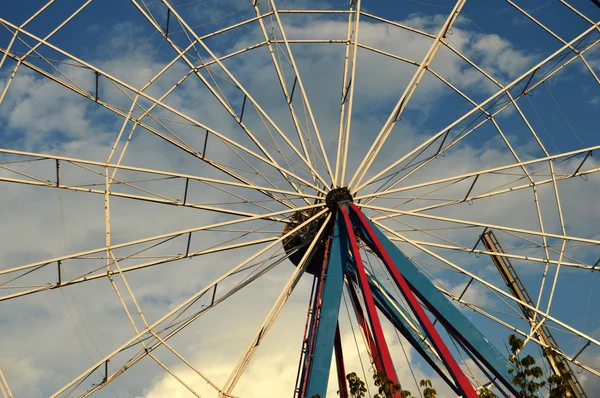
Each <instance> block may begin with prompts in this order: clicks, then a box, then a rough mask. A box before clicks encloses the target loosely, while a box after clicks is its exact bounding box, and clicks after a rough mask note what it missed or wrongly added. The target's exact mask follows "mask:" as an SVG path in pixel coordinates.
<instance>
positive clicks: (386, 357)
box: [339, 205, 474, 398]
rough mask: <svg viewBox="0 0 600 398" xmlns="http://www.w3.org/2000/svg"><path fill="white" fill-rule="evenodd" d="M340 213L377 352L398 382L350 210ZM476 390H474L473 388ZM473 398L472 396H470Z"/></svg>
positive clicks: (386, 371) (395, 397)
mask: <svg viewBox="0 0 600 398" xmlns="http://www.w3.org/2000/svg"><path fill="white" fill-rule="evenodd" d="M339 209H340V213H341V214H342V217H343V219H344V225H345V227H346V234H347V235H348V240H349V241H350V248H351V252H352V255H353V257H354V262H355V264H356V269H357V270H358V281H359V285H360V287H361V292H362V296H363V301H364V303H365V307H366V310H367V315H368V317H369V323H370V324H371V330H372V332H373V336H374V338H375V344H376V347H377V351H376V352H377V353H378V355H379V357H380V358H381V362H382V365H383V370H384V372H383V373H384V375H385V377H387V378H388V379H389V380H390V381H392V382H393V383H394V384H398V376H397V375H396V370H395V369H394V364H393V362H392V357H391V355H390V351H389V349H388V346H387V343H386V341H385V336H384V335H383V329H382V328H381V322H380V321H379V315H378V314H377V308H376V307H375V302H374V300H373V294H372V293H371V287H370V286H369V281H368V279H367V274H366V273H365V267H364V265H363V262H362V258H361V256H360V251H359V250H358V244H357V243H356V235H355V234H354V228H353V226H352V223H351V222H350V216H349V215H348V210H347V208H346V206H345V205H342V206H340V208H339ZM473 391H474V390H473ZM400 394H401V393H400V392H396V393H394V395H393V398H400V397H401V395H400ZM469 398H471V397H469Z"/></svg>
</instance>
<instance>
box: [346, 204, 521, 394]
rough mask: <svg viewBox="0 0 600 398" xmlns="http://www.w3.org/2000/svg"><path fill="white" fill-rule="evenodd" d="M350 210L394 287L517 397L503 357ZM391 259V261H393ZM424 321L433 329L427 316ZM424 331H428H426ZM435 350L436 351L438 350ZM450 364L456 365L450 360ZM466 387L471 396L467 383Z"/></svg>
mask: <svg viewBox="0 0 600 398" xmlns="http://www.w3.org/2000/svg"><path fill="white" fill-rule="evenodd" d="M350 207H351V209H352V216H353V218H354V219H355V220H356V224H357V225H360V227H361V230H362V231H363V233H364V235H365V239H367V240H370V242H368V241H367V242H366V243H367V244H371V245H372V246H371V248H372V249H373V250H375V251H376V252H380V253H379V254H380V255H381V256H382V259H383V260H384V264H385V265H386V267H387V268H388V271H389V272H390V274H391V275H392V276H393V277H394V279H398V280H397V283H398V282H400V281H403V282H404V285H405V287H408V285H410V288H409V289H408V291H410V294H411V295H412V298H413V299H415V301H416V298H415V297H414V294H416V295H418V297H419V299H420V300H421V301H422V302H423V303H424V304H425V305H426V306H427V308H428V309H429V310H430V311H431V312H432V313H433V314H434V316H435V317H436V318H437V319H438V320H439V321H440V322H441V323H442V325H444V327H445V328H446V330H447V331H448V332H449V333H451V334H453V335H454V336H455V337H456V338H458V339H459V340H460V341H461V342H462V343H463V344H464V345H465V346H466V347H468V348H469V350H470V351H471V352H472V353H473V354H475V355H476V356H477V357H478V358H479V360H481V361H482V363H484V364H485V365H486V367H487V368H488V369H489V370H490V371H491V372H492V373H493V374H494V375H495V376H496V377H497V378H498V380H499V381H500V382H502V384H504V386H505V387H506V388H507V389H508V390H509V391H511V392H512V393H513V394H515V395H518V393H517V391H516V390H515V388H514V386H513V385H512V383H511V380H512V378H511V377H510V374H509V373H508V370H509V369H511V365H510V362H508V360H507V359H506V358H505V357H504V356H503V355H502V353H501V352H500V351H499V350H498V349H497V348H496V347H494V346H493V345H492V344H491V343H490V342H489V341H488V340H487V339H486V338H485V337H484V336H483V335H482V334H481V332H480V331H479V330H478V329H477V328H476V327H475V326H473V324H472V323H471V322H470V321H469V320H468V319H467V317H466V316H465V315H464V314H462V313H461V312H460V310H458V309H457V308H456V307H455V306H454V305H453V304H452V303H451V302H450V301H449V300H448V299H447V298H446V297H445V296H444V295H443V294H442V293H441V292H440V291H439V290H438V289H436V287H435V286H434V285H433V284H432V283H431V281H430V280H429V279H428V278H427V277H426V276H425V275H423V274H422V273H421V272H420V271H419V269H418V268H417V266H416V265H415V264H413V262H412V261H411V260H410V259H409V258H408V257H406V256H405V255H404V254H403V253H402V252H401V251H400V250H399V249H398V248H397V247H396V245H394V244H393V243H392V242H391V241H390V240H389V239H387V237H386V236H385V235H384V234H383V232H381V231H380V230H379V228H377V227H375V226H374V225H373V224H372V223H371V221H370V220H368V219H367V218H366V217H365V215H364V214H363V213H362V212H361V211H360V209H358V208H357V207H356V206H355V205H353V204H351V205H350ZM392 258H393V259H394V260H393V261H392ZM398 268H400V269H402V274H400V272H399V270H398ZM405 278H406V279H405ZM411 289H412V290H411ZM413 291H414V294H413ZM416 304H417V305H418V302H416ZM417 308H420V305H418V307H417ZM420 310H421V311H423V309H422V308H420ZM424 321H425V322H426V323H428V324H429V325H430V326H431V328H433V326H432V325H431V322H430V321H429V319H428V318H427V317H426V315H425V319H424ZM425 329H426V330H427V328H425ZM434 331H435V329H434ZM436 334H437V332H436ZM438 338H439V335H438ZM432 342H433V341H432ZM442 344H443V342H442ZM435 347H436V349H438V348H437V346H435ZM440 354H441V352H440ZM442 358H444V355H442ZM451 360H452V361H453V362H454V363H455V364H456V362H455V361H454V359H453V358H452V359H451ZM456 366H458V365H456ZM458 370H460V368H458ZM451 371H452V369H451ZM461 373H462V371H461ZM463 376H464V375H463ZM465 379H466V378H465ZM463 380H464V379H463ZM467 383H468V380H467ZM468 386H469V387H470V389H471V390H472V391H473V392H474V390H473V387H472V386H471V385H470V383H469V385H468ZM475 396H476V395H475Z"/></svg>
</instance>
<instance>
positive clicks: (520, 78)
mask: <svg viewBox="0 0 600 398" xmlns="http://www.w3.org/2000/svg"><path fill="white" fill-rule="evenodd" d="M598 26H600V22H598V23H596V24H595V25H593V26H591V27H590V28H588V29H586V30H585V31H583V32H582V33H581V34H579V35H578V36H577V37H575V38H574V39H573V40H571V41H570V42H569V43H567V44H566V45H564V46H562V47H561V48H559V49H558V50H557V51H555V52H554V53H552V54H551V55H549V56H548V57H546V58H545V59H544V60H542V61H541V62H539V63H538V64H537V65H535V66H533V67H532V68H530V69H529V70H528V71H527V72H525V73H524V74H522V75H521V76H519V77H518V78H516V79H514V80H513V81H512V82H511V83H509V84H508V85H506V86H505V88H504V89H501V90H498V91H497V92H496V93H495V94H493V95H492V96H491V97H489V98H488V99H486V100H485V101H483V102H481V103H479V104H478V105H477V106H476V107H474V108H473V109H471V110H470V111H468V112H467V113H465V114H464V115H463V116H461V117H460V118H458V119H456V120H455V121H454V122H452V123H451V124H449V125H448V126H446V127H445V128H444V129H442V130H440V131H439V132H438V133H436V134H435V135H433V136H432V137H431V138H429V139H428V140H426V141H425V142H423V143H422V144H420V145H419V146H417V147H416V148H414V149H412V150H411V151H409V152H408V153H407V154H405V155H404V156H402V157H400V158H399V159H397V160H396V161H394V162H393V163H392V164H390V165H389V166H388V167H386V168H385V169H384V170H382V171H380V172H379V173H377V174H375V175H374V176H373V177H371V178H370V179H369V180H367V181H365V182H363V183H362V184H357V186H356V187H355V188H354V189H353V192H358V191H360V190H361V189H363V188H364V187H365V186H367V185H369V184H370V183H371V182H373V181H374V180H377V179H378V178H380V177H381V176H382V175H384V174H385V173H387V172H388V171H390V170H391V169H393V168H394V167H396V166H397V165H399V164H400V163H402V162H403V161H404V160H406V159H407V158H408V157H410V156H412V155H414V154H415V153H416V152H418V151H419V150H421V149H423V148H424V147H426V146H428V145H430V144H431V143H432V142H434V141H435V140H437V139H438V138H439V137H441V136H443V135H444V134H446V133H447V132H448V131H449V130H450V129H452V128H453V127H455V126H456V125H458V124H459V123H460V122H462V121H464V120H465V119H467V118H468V117H469V116H471V115H473V114H475V113H476V112H480V111H481V110H482V109H484V107H485V106H486V105H488V104H490V103H492V101H494V100H495V99H497V98H499V97H500V96H502V95H503V94H505V93H507V92H508V90H510V89H511V88H513V87H515V86H516V85H517V84H518V83H520V82H521V81H523V80H524V79H526V78H528V77H529V76H530V75H531V74H532V73H534V72H535V71H536V70H538V69H539V68H541V67H542V66H544V65H545V64H547V63H548V62H550V61H551V60H552V59H554V57H555V56H557V55H558V54H560V53H561V52H563V51H564V50H565V49H567V48H568V47H569V46H570V45H573V44H574V43H576V42H577V41H579V40H580V39H582V38H584V37H585V36H587V35H588V34H589V33H590V32H591V31H592V30H594V29H595V28H596V27H598Z"/></svg>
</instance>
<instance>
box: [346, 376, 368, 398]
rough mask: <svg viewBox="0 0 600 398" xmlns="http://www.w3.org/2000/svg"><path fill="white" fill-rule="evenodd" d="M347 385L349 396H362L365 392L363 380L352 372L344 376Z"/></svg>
mask: <svg viewBox="0 0 600 398" xmlns="http://www.w3.org/2000/svg"><path fill="white" fill-rule="evenodd" d="M346 380H348V387H349V388H350V398H363V397H364V396H365V393H366V392H367V388H366V386H365V383H364V381H362V380H361V379H360V377H358V375H357V374H356V373H354V372H352V373H349V374H348V375H347V376H346Z"/></svg>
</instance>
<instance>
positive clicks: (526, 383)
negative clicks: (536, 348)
mask: <svg viewBox="0 0 600 398" xmlns="http://www.w3.org/2000/svg"><path fill="white" fill-rule="evenodd" d="M508 344H510V351H511V353H512V354H511V355H510V356H509V357H508V360H509V361H510V363H512V365H513V366H514V368H513V369H510V370H509V371H508V372H509V373H510V374H511V375H512V376H513V381H512V383H513V385H514V386H515V387H517V388H518V389H519V395H518V398H533V397H535V396H536V395H537V392H538V391H539V390H540V388H542V387H544V386H545V385H546V382H545V381H543V380H542V379H541V378H542V376H543V375H544V373H543V372H542V368H540V367H539V366H536V365H535V359H534V358H533V357H532V356H531V355H527V356H525V357H523V358H521V357H520V355H519V351H521V349H522V348H523V346H524V341H523V340H521V339H520V338H518V337H517V336H515V335H514V334H511V335H510V336H509V337H508Z"/></svg>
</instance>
